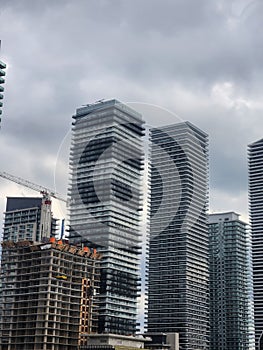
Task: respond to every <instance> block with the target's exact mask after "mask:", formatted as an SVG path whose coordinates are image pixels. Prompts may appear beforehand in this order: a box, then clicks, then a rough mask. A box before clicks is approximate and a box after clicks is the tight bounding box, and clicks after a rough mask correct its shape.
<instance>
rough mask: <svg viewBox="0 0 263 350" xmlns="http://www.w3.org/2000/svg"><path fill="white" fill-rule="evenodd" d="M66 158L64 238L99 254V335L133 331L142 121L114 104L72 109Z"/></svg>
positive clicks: (125, 108)
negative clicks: (67, 182)
mask: <svg viewBox="0 0 263 350" xmlns="http://www.w3.org/2000/svg"><path fill="white" fill-rule="evenodd" d="M73 118H74V122H73V128H72V133H73V135H72V146H71V154H70V168H71V174H72V175H71V182H70V187H69V197H70V203H71V204H70V210H69V216H70V234H69V239H70V241H71V242H74V243H80V244H81V243H83V242H88V243H89V244H90V245H93V246H94V247H96V248H97V249H98V250H100V251H101V252H102V255H103V257H102V261H101V266H102V276H101V285H100V296H99V297H100V300H99V332H108V333H115V334H123V335H125V334H132V333H134V332H135V330H136V314H137V312H136V311H137V310H136V309H137V307H136V303H137V289H138V280H139V271H138V270H139V249H140V215H141V214H140V213H141V204H142V203H141V200H142V198H141V170H142V136H143V127H142V125H143V121H142V118H141V116H140V114H139V113H137V112H136V111H134V110H132V109H131V108H129V107H128V106H126V105H125V104H123V103H120V102H119V101H117V100H109V101H104V102H102V101H100V102H97V103H95V104H91V105H87V106H84V107H81V108H79V109H77V112H76V115H75V116H74V117H73Z"/></svg>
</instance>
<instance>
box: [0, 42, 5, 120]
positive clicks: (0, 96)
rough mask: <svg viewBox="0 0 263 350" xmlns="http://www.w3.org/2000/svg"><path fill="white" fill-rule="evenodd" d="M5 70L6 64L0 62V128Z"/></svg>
mask: <svg viewBox="0 0 263 350" xmlns="http://www.w3.org/2000/svg"><path fill="white" fill-rule="evenodd" d="M0 51H1V40H0ZM5 69H6V64H5V63H4V62H2V61H1V60H0V126H1V115H2V106H3V102H2V101H3V98H4V95H3V92H4V87H3V84H4V83H5V79H4V76H5V71H4V70H5Z"/></svg>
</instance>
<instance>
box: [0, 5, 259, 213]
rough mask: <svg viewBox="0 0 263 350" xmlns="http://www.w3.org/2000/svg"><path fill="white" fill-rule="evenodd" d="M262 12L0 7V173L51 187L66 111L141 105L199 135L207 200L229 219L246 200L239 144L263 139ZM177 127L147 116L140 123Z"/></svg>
mask: <svg viewBox="0 0 263 350" xmlns="http://www.w3.org/2000/svg"><path fill="white" fill-rule="evenodd" d="M262 10H263V5H262V3H261V2H260V1H249V0H228V1H226V0H215V1H210V0H200V1H196V0H162V1H161V0H144V1H141V0H112V1H110V0H91V1H86V0H78V1H73V0H71V1H70V0H61V1H52V0H38V1H35V0H1V1H0V39H1V40H2V51H1V53H0V54H1V59H2V60H5V61H6V62H7V63H8V71H7V77H6V91H5V100H4V108H3V112H4V114H3V122H2V130H1V133H0V159H1V168H2V170H3V171H5V170H8V171H9V172H11V173H16V174H17V175H20V176H22V177H25V178H28V179H31V180H33V181H35V182H37V183H40V184H43V185H46V186H50V187H53V185H54V183H53V175H54V171H55V170H54V167H55V165H54V164H56V157H57V152H58V150H59V147H60V146H61V143H62V140H63V138H64V136H65V135H66V134H67V132H68V131H69V130H70V127H71V116H72V114H74V111H75V109H76V107H79V106H81V105H82V104H85V103H90V102H93V101H96V100H98V99H101V98H113V97H114V98H117V99H120V100H122V101H124V102H126V101H136V102H138V103H140V102H141V103H143V102H146V103H149V104H154V105H159V106H162V107H163V108H167V109H169V110H171V111H172V112H174V113H177V114H178V115H179V116H180V117H181V119H182V120H189V121H191V122H193V123H195V124H196V125H197V126H199V127H200V128H202V129H204V130H205V131H206V132H208V134H209V135H210V164H211V165H210V177H211V180H210V184H211V190H210V195H211V196H213V195H214V194H215V193H218V192H220V193H221V194H222V195H223V199H222V198H221V199H220V198H219V199H218V201H220V200H221V201H222V202H221V203H219V204H218V208H221V209H222V210H225V209H226V210H230V208H226V207H225V203H227V202H228V198H238V196H239V195H240V193H245V191H246V188H247V167H246V147H247V144H248V143H250V142H252V141H254V140H256V139H258V138H261V137H262V135H261V134H262V132H263V119H262V109H263V103H262V102H261V101H262V85H263V83H262V82H263V71H262V59H263V57H262V56H263V51H262V49H261V48H262V41H263V33H262V30H261V23H262V17H263V11H262ZM175 121H176V118H174V117H173V116H172V115H171V116H170V117H167V119H163V120H160V118H159V119H158V113H153V114H152V116H150V117H149V120H147V123H148V124H152V125H154V126H155V125H162V124H164V123H172V122H175ZM67 145H68V142H67ZM64 147H66V146H64ZM66 154H67V152H65V156H64V158H65V159H64V161H65V162H66V161H67V160H66V157H67V156H66ZM64 173H65V172H64ZM59 176H60V179H61V183H64V182H65V181H64V179H63V171H61V172H60V175H59ZM64 176H66V177H67V174H64ZM58 181H60V180H58ZM2 187H3V186H1V188H2ZM5 188H6V190H4V189H3V190H2V192H3V193H4V192H5V193H6V192H8V186H7V185H6V183H5ZM60 191H61V189H60ZM64 192H65V193H66V189H65V191H64ZM3 200H4V199H3ZM215 201H216V199H215V200H213V202H215ZM238 209H239V210H241V211H242V212H243V213H246V211H247V208H246V207H245V206H243V207H242V208H238ZM232 210H235V208H232Z"/></svg>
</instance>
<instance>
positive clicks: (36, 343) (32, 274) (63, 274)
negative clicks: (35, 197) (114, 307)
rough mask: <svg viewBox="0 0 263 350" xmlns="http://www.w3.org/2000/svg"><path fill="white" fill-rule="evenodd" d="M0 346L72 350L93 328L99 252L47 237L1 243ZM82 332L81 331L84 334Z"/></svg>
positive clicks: (5, 348) (24, 349) (4, 348)
mask: <svg viewBox="0 0 263 350" xmlns="http://www.w3.org/2000/svg"><path fill="white" fill-rule="evenodd" d="M2 249H3V251H2V270H1V283H2V303H3V304H2V305H3V310H2V319H1V325H0V326H1V338H0V339H1V340H0V348H1V349H2V350H31V349H32V350H33V349H34V350H38V349H39V350H40V349H41V350H62V349H63V350H76V349H77V348H78V346H82V345H85V342H86V339H87V337H86V335H87V333H89V334H92V333H96V332H97V307H96V294H97V293H96V292H97V289H98V285H99V260H100V255H99V254H98V253H97V252H96V250H90V249H89V248H88V247H84V248H78V247H76V246H72V245H69V244H65V243H63V242H62V241H58V242H57V241H55V239H54V238H51V239H50V242H48V243H32V241H19V242H14V241H4V242H3V243H2ZM84 334H85V336H84Z"/></svg>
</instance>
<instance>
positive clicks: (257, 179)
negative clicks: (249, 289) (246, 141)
mask: <svg viewBox="0 0 263 350" xmlns="http://www.w3.org/2000/svg"><path fill="white" fill-rule="evenodd" d="M248 167H249V204H250V206H249V208H250V224H251V232H252V260H253V289H254V310H255V311H254V319H255V342H256V350H259V349H263V190H262V188H263V139H261V140H259V141H257V142H254V143H252V144H251V145H249V146H248Z"/></svg>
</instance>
